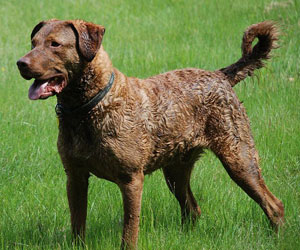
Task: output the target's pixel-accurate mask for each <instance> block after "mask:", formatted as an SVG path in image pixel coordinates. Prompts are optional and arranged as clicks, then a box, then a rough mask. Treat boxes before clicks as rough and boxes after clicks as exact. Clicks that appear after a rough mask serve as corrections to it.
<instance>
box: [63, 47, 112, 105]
mask: <svg viewBox="0 0 300 250" xmlns="http://www.w3.org/2000/svg"><path fill="white" fill-rule="evenodd" d="M113 71H114V68H113V66H112V63H111V60H110V59H109V56H108V54H107V53H106V52H105V51H104V49H103V47H102V46H101V48H100V49H99V51H98V53H97V54H96V56H95V58H94V59H93V60H92V61H91V62H89V63H86V64H85V67H84V68H83V69H81V70H80V73H78V75H77V76H76V75H74V76H73V77H72V78H73V80H72V81H71V82H69V83H68V85H67V87H66V88H65V89H64V90H63V91H62V93H61V94H59V95H58V96H57V102H58V103H60V104H62V105H64V106H65V107H68V108H70V109H72V108H73V109H74V108H77V107H80V106H81V105H83V104H85V103H87V102H88V101H90V100H91V99H92V98H93V97H94V96H96V95H97V94H98V93H99V92H100V91H101V90H103V89H104V88H105V86H106V85H107V84H108V82H109V80H110V77H111V74H112V72H113Z"/></svg>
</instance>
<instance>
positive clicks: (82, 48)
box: [17, 19, 105, 100]
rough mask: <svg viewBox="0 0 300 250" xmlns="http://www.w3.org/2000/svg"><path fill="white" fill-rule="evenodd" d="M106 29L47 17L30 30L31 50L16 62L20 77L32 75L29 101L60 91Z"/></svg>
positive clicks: (94, 51)
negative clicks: (47, 19)
mask: <svg viewBox="0 0 300 250" xmlns="http://www.w3.org/2000/svg"><path fill="white" fill-rule="evenodd" d="M104 32H105V28H104V27H103V26H100V25H96V24H93V23H88V22H84V21H81V20H74V21H59V20H55V19H52V20H49V21H43V22H40V23H39V24H37V25H36V26H35V27H34V29H33V31H32V33H31V44H32V49H31V51H30V52H29V53H28V54H26V55H25V56H23V57H22V58H20V59H19V60H18V61H17V65H18V68H19V70H20V73H21V75H22V77H24V78H25V79H26V80H30V79H32V78H34V79H35V80H34V82H33V84H32V85H31V87H30V88H29V93H28V96H29V98H30V99H32V100H37V99H46V98H48V97H49V96H53V95H56V94H59V93H61V92H62V91H63V89H64V88H65V87H66V86H67V84H68V83H69V82H70V81H72V80H73V79H74V77H76V74H78V73H79V72H80V70H82V68H83V66H84V65H86V63H88V62H91V61H92V60H93V59H94V57H95V55H96V54H97V51H98V50H99V48H100V46H101V42H102V38H103V35H104Z"/></svg>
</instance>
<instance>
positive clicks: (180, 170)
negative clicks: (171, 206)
mask: <svg viewBox="0 0 300 250" xmlns="http://www.w3.org/2000/svg"><path fill="white" fill-rule="evenodd" d="M192 169H193V164H191V163H189V164H187V163H182V162H180V161H179V162H178V163H177V164H174V165H170V166H167V167H165V168H163V173H164V176H165V180H166V182H167V185H168V187H169V189H170V191H171V192H172V193H173V194H174V195H175V197H176V199H177V200H178V202H179V204H180V208H181V222H182V224H184V223H185V222H186V221H187V220H188V219H189V218H190V217H191V219H192V222H195V220H196V219H197V218H198V217H199V216H200V214H201V210H200V207H199V206H198V204H197V202H196V200H195V198H194V196H193V193H192V191H191V187H190V178H191V172H192Z"/></svg>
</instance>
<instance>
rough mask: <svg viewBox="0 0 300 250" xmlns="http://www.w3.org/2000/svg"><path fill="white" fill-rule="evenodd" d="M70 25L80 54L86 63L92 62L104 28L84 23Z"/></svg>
mask: <svg viewBox="0 0 300 250" xmlns="http://www.w3.org/2000/svg"><path fill="white" fill-rule="evenodd" d="M70 25H71V27H72V29H73V30H74V32H75V35H76V36H77V45H78V49H79V52H80V54H81V55H82V56H83V57H84V59H85V60H86V61H88V62H90V61H92V60H93V59H94V57H95V56H96V54H97V52H98V50H99V48H100V46H101V42H102V38H103V35H104V33H105V28H104V27H103V26H101V25H96V24H93V23H88V22H84V21H74V22H70Z"/></svg>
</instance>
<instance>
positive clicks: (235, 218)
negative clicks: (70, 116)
mask: <svg viewBox="0 0 300 250" xmlns="http://www.w3.org/2000/svg"><path fill="white" fill-rule="evenodd" d="M0 3H1V4H0V16H1V22H0V58H1V60H0V74H1V77H0V124H1V126H0V166H1V167H0V197H1V206H0V248H2V249H72V248H73V246H72V244H71V242H70V222H69V211H68V206H67V198H66V191H65V179H66V178H65V174H64V171H63V167H62V166H61V163H60V160H59V156H58V153H57V149H56V138H57V123H56V118H55V113H54V105H55V102H56V100H55V98H52V99H49V100H47V101H36V102H32V101H29V100H28V98H27V91H28V88H29V83H27V82H25V81H24V80H23V79H21V77H20V76H19V73H18V71H17V68H16V65H15V62H16V60H17V59H18V58H19V57H21V56H22V55H24V54H25V53H26V52H27V51H28V50H29V48H30V39H29V38H30V33H31V30H32V28H33V27H34V25H36V24H37V23H38V22H39V21H41V20H43V19H50V18H53V17H56V18H59V19H72V18H82V19H85V20H89V21H92V22H94V23H98V24H103V25H104V26H105V27H106V31H107V32H106V34H105V38H104V42H103V44H104V47H105V49H106V50H107V51H108V53H109V55H110V57H111V59H112V61H113V63H114V65H115V66H116V67H117V68H119V69H120V70H121V71H122V72H124V73H126V74H127V75H129V76H138V77H147V76H151V75H154V74H158V73H161V72H164V71H167V70H172V69H176V68H184V67H199V68H204V69H208V70H214V69H217V68H221V67H224V66H227V65H229V64H231V63H233V62H234V61H235V60H237V59H238V58H239V57H240V43H241V37H242V32H243V31H244V29H245V28H246V27H247V26H249V25H250V24H252V23H257V22H260V21H263V20H266V19H272V20H275V21H277V22H278V23H279V25H280V26H281V29H282V37H281V42H280V43H281V48H280V49H278V50H277V51H276V52H275V53H274V54H275V57H274V58H273V59H272V60H271V62H270V63H268V67H267V68H265V69H262V70H260V71H259V72H257V74H256V75H257V77H253V78H248V79H247V80H246V81H244V82H242V83H240V84H239V85H238V86H236V87H235V90H236V92H237V95H238V96H239V98H240V100H242V101H243V102H244V105H245V106H246V109H247V112H248V115H249V118H250V120H251V126H252V131H253V135H254V138H255V141H256V145H257V148H258V151H259V153H260V158H261V168H262V170H263V175H264V177H265V179H266V182H267V185H268V186H269V188H270V189H271V191H272V192H273V193H274V194H275V195H276V196H277V197H279V198H280V199H281V200H282V201H283V202H284V205H285V209H286V210H285V213H286V224H285V227H284V229H283V230H281V231H280V232H279V233H278V234H276V233H274V232H272V230H271V229H270V227H269V225H268V222H267V220H266V218H265V216H264V214H263V212H262V211H261V209H260V208H259V207H258V206H257V205H256V204H255V203H254V202H253V201H252V200H250V199H249V198H248V197H247V196H246V195H245V193H244V192H242V191H241V190H240V189H239V188H238V187H237V186H236V185H235V184H234V183H233V182H232V181H231V180H230V178H229V177H228V175H227V174H226V172H225V170H224V169H223V167H222V166H221V164H220V162H219V161H218V160H217V159H216V158H215V157H214V156H213V155H212V154H211V153H210V152H207V154H205V155H204V157H202V159H201V160H200V161H199V162H198V163H197V167H196V168H195V170H194V172H193V176H192V189H193V190H194V194H195V196H196V198H197V200H198V202H199V205H200V207H201V209H202V216H201V219H200V220H199V221H198V222H197V224H196V226H195V227H194V228H187V229H185V230H182V229H181V228H180V211H179V206H178V204H177V201H176V200H175V199H174V197H173V196H172V195H171V194H170V193H169V191H168V190H167V187H166V185H165V183H164V180H163V178H162V173H161V172H160V171H157V172H155V173H154V174H152V175H151V176H150V177H147V178H146V180H145V185H144V193H143V205H142V213H141V225H140V236H139V248H140V249H293V250H294V249H300V241H299V235H300V216H299V211H300V189H299V187H300V108H299V107H300V103H299V97H300V79H299V72H300V69H299V67H300V66H299V65H300V64H299V61H300V58H299V55H300V46H299V42H300V18H299V13H300V4H299V2H298V1H297V0H294V1H292V0H287V1H284V0H282V1H271V0H265V1H259V0H226V1H225V0H221V1H220V0H219V1H217V0H211V1H208V0H207V1H199V0H185V1H183V0H179V1H175V0H167V1H159V0H150V1H130V0H127V1H126V0H123V1H122V0H116V1H107V0H103V1H96V0H90V1H83V0H80V1H71V0H67V1H58V0H52V1H38V0H27V1H23V0H22V1H19V0H11V1H4V0H0ZM121 231H122V203H121V195H120V192H119V190H118V188H117V186H116V185H113V184H111V183H109V182H107V181H104V180H99V179H97V178H95V177H92V178H91V181H90V190H89V207H88V220H87V238H86V244H87V245H86V248H87V249H118V248H119V246H120V238H121Z"/></svg>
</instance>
